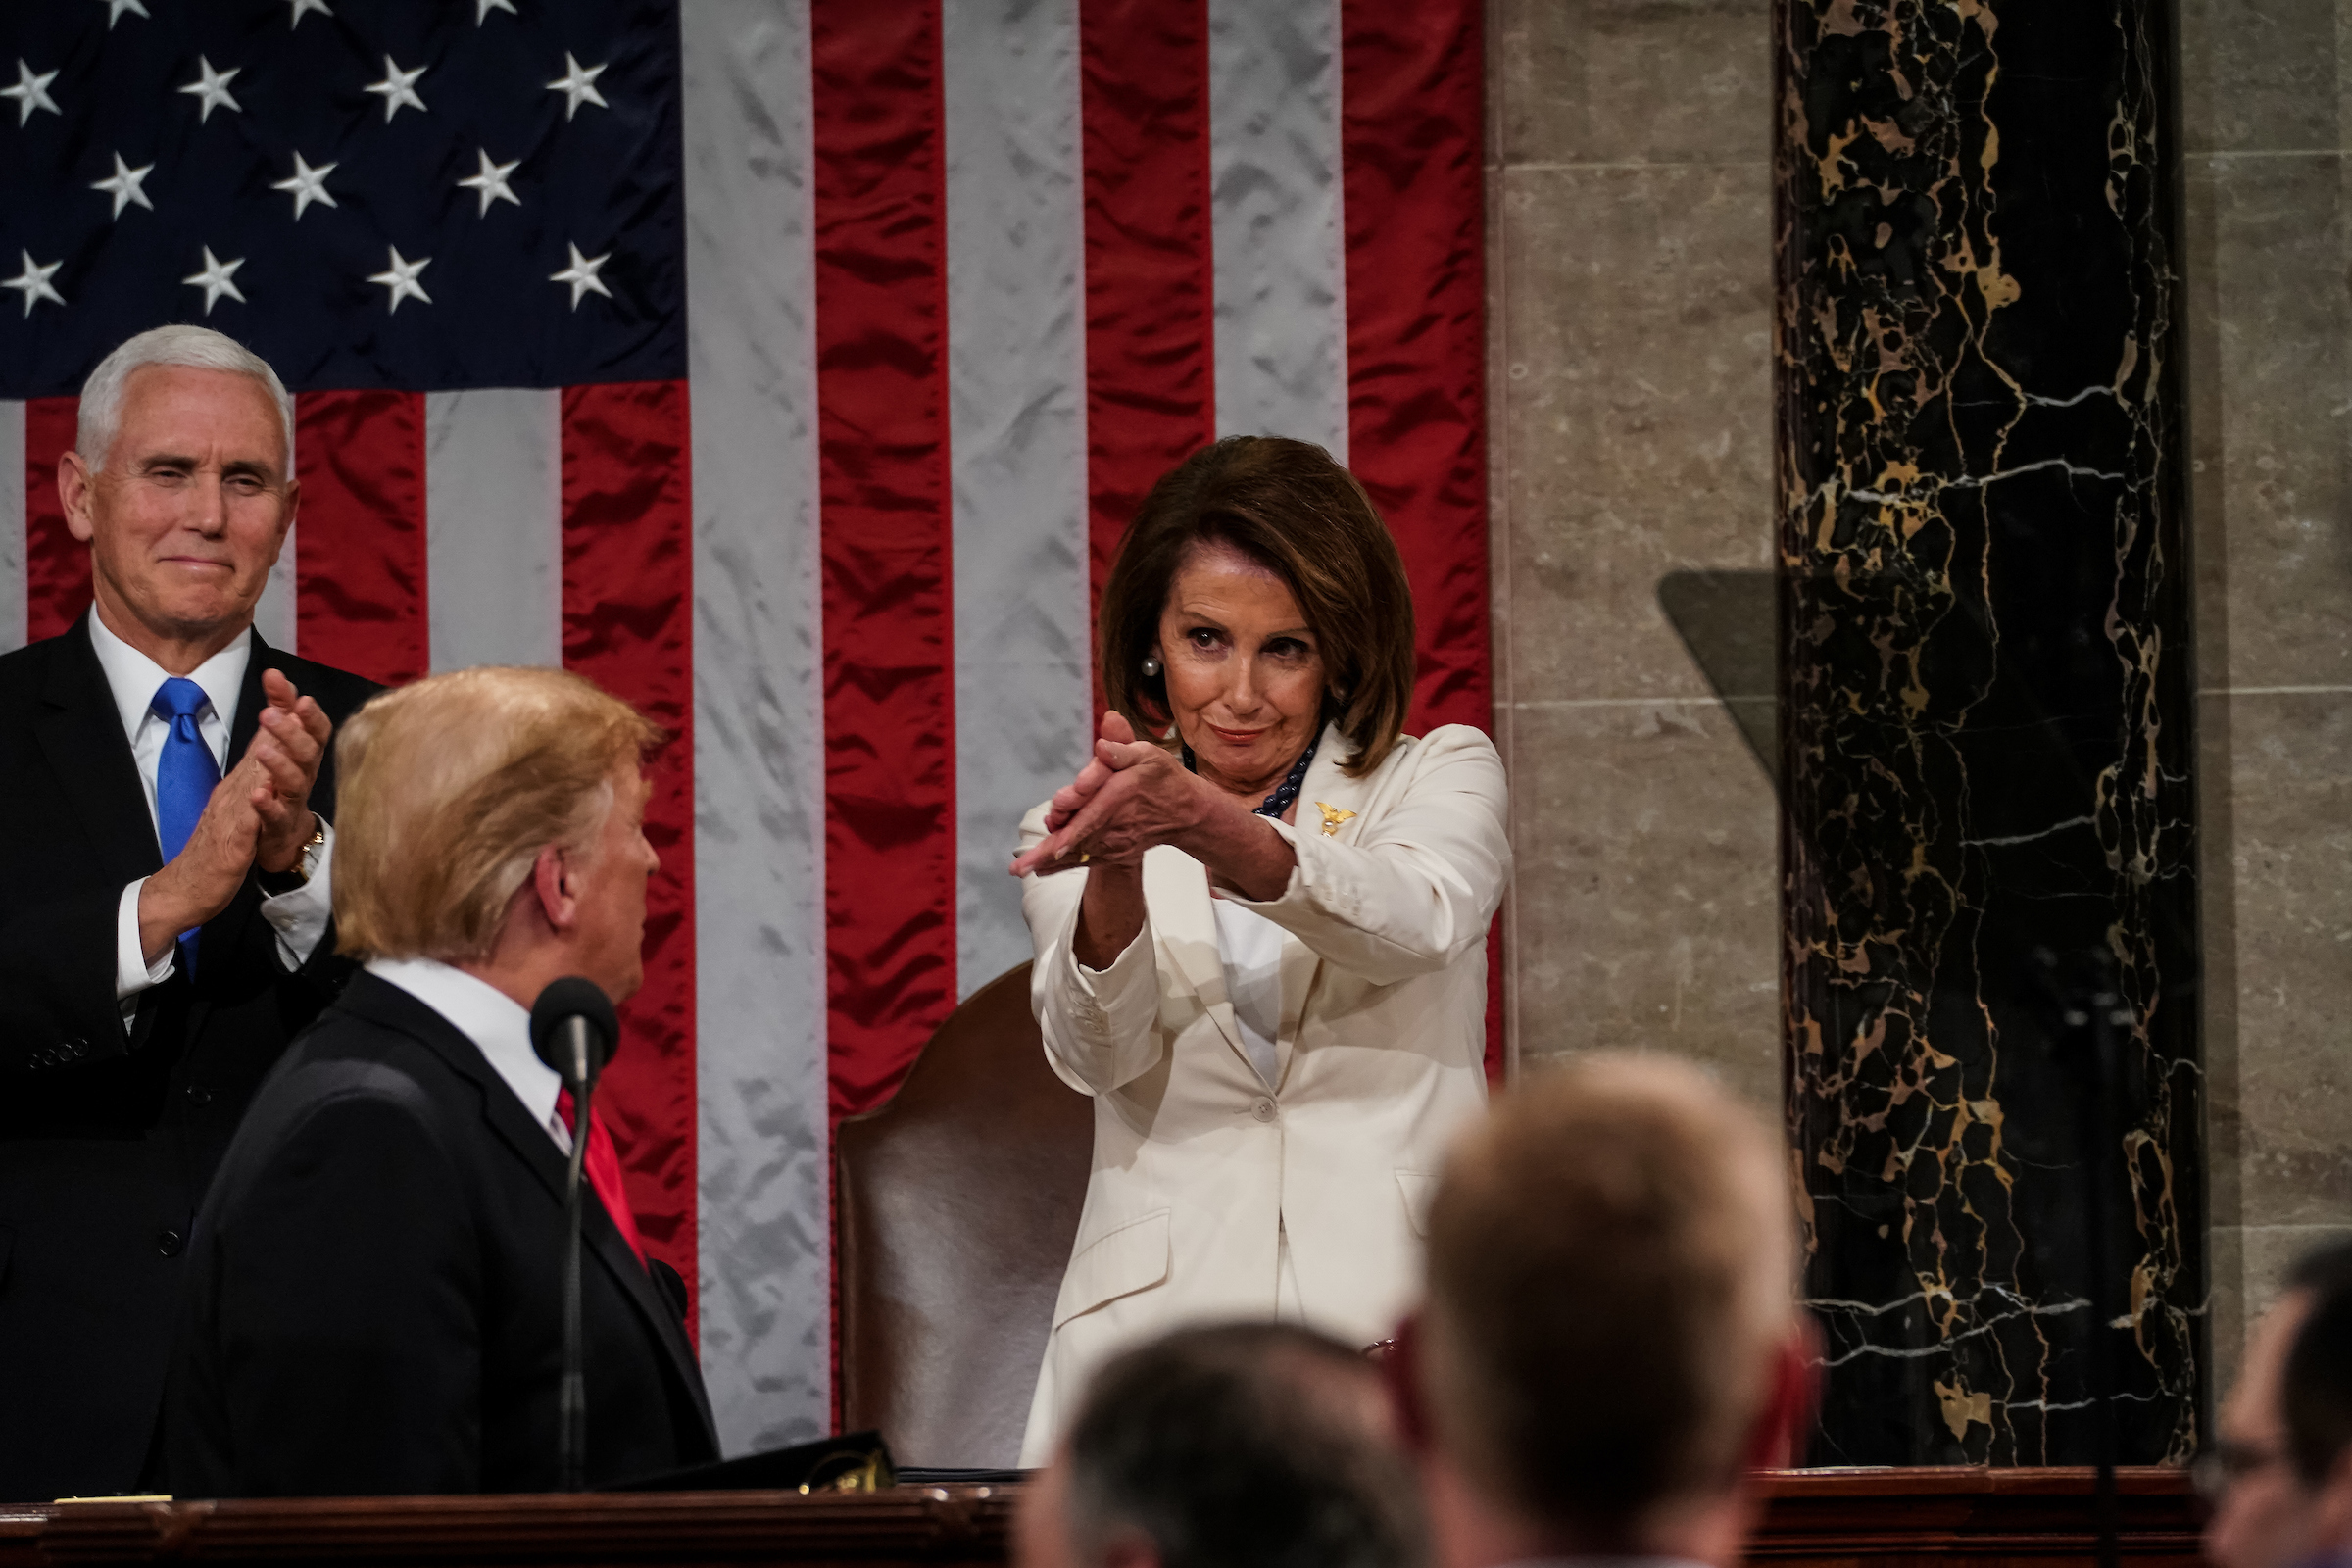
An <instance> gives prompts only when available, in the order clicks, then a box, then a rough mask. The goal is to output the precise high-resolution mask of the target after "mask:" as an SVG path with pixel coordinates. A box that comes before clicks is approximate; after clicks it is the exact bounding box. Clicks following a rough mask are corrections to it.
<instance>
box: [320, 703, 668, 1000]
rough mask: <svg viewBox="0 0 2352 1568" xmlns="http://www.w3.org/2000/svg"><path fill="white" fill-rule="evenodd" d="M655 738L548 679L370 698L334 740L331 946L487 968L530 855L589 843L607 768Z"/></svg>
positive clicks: (601, 810)
mask: <svg viewBox="0 0 2352 1568" xmlns="http://www.w3.org/2000/svg"><path fill="white" fill-rule="evenodd" d="M661 733H662V732H661V731H660V730H658V729H656V728H655V727H654V725H653V724H652V723H651V722H650V721H648V720H647V719H646V718H645V717H644V716H643V715H642V714H640V713H639V712H638V711H636V710H635V709H633V708H631V707H630V706H629V705H628V704H626V703H624V702H622V701H620V700H619V699H618V698H616V697H610V696H607V695H606V694H605V693H604V692H602V691H600V690H599V689H598V688H597V687H596V685H595V684H594V683H593V682H591V681H588V680H585V679H582V678H581V677H580V676H578V675H573V674H570V673H567V672H566V671H564V670H561V669H536V668H530V669H526V668H503V667H500V666H496V665H483V666H480V667H478V668H474V669H461V670H458V671H456V672H454V673H452V674H447V675H435V676H433V677H432V678H431V679H430V680H420V681H418V682H417V683H416V684H415V685H413V686H405V687H402V688H401V689H400V690H398V691H391V692H386V693H384V694H383V695H382V696H380V697H377V698H374V699H373V700H371V701H370V702H368V705H367V706H366V707H364V708H362V709H361V710H360V711H358V712H357V713H355V714H353V715H352V717H351V719H350V720H349V721H348V722H347V723H346V724H345V725H344V726H343V730H342V733H341V734H339V735H338V736H336V738H335V762H336V767H337V768H338V769H339V771H340V773H341V782H340V784H339V786H338V788H337V791H336V814H335V867H334V907H335V930H336V933H337V945H338V946H339V947H340V948H341V950H342V951H343V952H345V953H347V954H350V955H352V956H355V957H360V958H373V957H385V958H440V959H443V960H451V961H454V960H456V959H460V958H479V957H482V956H486V955H487V954H488V953H489V952H490V949H491V946H492V944H493V943H494V942H496V940H497V938H498V930H499V926H500V924H501V922H503V921H504V920H505V918H506V911H507V906H508V904H509V903H510V902H511V901H512V900H513V899H514V897H515V890H516V889H517V888H519V887H521V886H522V884H523V882H524V880H525V879H526V878H528V877H529V876H530V874H531V864H532V862H533V861H534V860H536V859H537V858H538V856H539V852H540V851H541V850H542V849H544V848H546V847H547V846H548V845H550V844H562V845H565V846H580V845H584V844H586V843H588V842H589V841H590V840H591V839H592V838H593V837H594V835H595V834H596V832H597V830H598V828H599V827H600V826H601V825H602V823H603V820H604V815H605V812H606V811H607V810H609V809H611V807H612V801H613V796H612V790H611V788H610V786H611V783H612V780H613V772H614V770H615V769H617V768H619V767H621V766H623V765H624V764H632V763H635V762H636V761H637V760H639V759H640V758H642V757H643V756H644V755H645V753H646V751H647V750H648V749H650V748H651V747H652V746H653V745H654V744H655V743H656V742H658V741H659V740H660V739H661Z"/></svg>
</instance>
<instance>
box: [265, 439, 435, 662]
mask: <svg viewBox="0 0 2352 1568" xmlns="http://www.w3.org/2000/svg"><path fill="white" fill-rule="evenodd" d="M294 473H295V477H297V478H298V479H300V480H301V481H302V496H301V503H300V506H299V507H298V509H297V511H296V514H295V524H296V526H295V530H294V583H295V598H294V628H295V648H296V651H298V652H299V653H300V654H301V655H302V656H303V657H304V658H305V659H315V660H317V661H319V662H320V663H322V664H332V665H334V666H335V667H337V668H338V669H348V670H350V671H352V672H353V673H354V674H359V675H365V676H367V677H368V679H369V680H379V681H382V682H384V683H385V684H386V685H398V684H400V683H401V682H403V681H412V680H415V679H417V677H418V676H420V675H422V674H424V673H425V671H426V670H427V669H429V668H430V667H431V664H432V653H431V647H432V644H431V634H430V623H429V621H428V620H427V618H426V605H425V564H424V398H423V395H422V394H420V393H416V392H304V393H301V394H299V395H298V396H297V397H296V398H295V399H294Z"/></svg>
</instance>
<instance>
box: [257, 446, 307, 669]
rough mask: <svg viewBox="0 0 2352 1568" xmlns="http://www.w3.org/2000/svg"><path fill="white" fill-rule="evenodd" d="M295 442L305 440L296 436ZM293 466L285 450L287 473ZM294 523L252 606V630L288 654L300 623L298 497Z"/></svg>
mask: <svg viewBox="0 0 2352 1568" xmlns="http://www.w3.org/2000/svg"><path fill="white" fill-rule="evenodd" d="M293 439H294V440H296V441H300V440H301V439H302V437H301V436H300V434H299V433H298V434H296V435H295V436H294V437H293ZM299 471H300V470H299V469H297V468H296V467H295V466H294V451H293V449H292V448H291V447H289V448H287V450H286V472H287V473H289V474H292V473H296V472H299ZM296 501H297V504H296V507H295V520H294V521H292V522H290V523H288V524H287V525H286V536H285V538H284V539H282V540H280V541H279V542H278V546H277V560H275V561H274V562H271V563H270V577H269V580H268V581H267V582H264V583H263V584H262V597H261V602H260V603H258V604H256V605H255V606H254V607H253V629H254V630H255V631H258V632H260V633H261V634H262V641H264V642H266V643H268V644H269V645H270V647H272V648H276V649H280V650H282V651H284V652H286V653H292V652H293V651H294V639H295V637H296V635H297V633H298V629H299V623H298V621H297V620H296V617H295V613H294V593H295V586H294V585H295V576H294V564H295V560H296V556H295V548H294V535H295V534H296V533H297V532H298V531H299V530H300V529H301V527H302V518H301V512H302V509H301V506H300V498H299V497H297V498H296Z"/></svg>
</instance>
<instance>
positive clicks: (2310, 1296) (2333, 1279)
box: [2205, 1243, 2352, 1568]
mask: <svg viewBox="0 0 2352 1568" xmlns="http://www.w3.org/2000/svg"><path fill="white" fill-rule="evenodd" d="M2217 1435H2218V1437H2219V1439H2220V1442H2219V1444H2218V1445H2217V1446H2216V1450H2215V1452H2214V1453H2213V1454H2212V1455H2211V1457H2210V1458H2209V1459H2208V1460H2207V1462H2206V1463H2207V1475H2206V1477H2205V1479H2206V1482H2207V1485H2208V1487H2209V1488H2210V1489H2212V1490H2213V1491H2214V1492H2215V1494H2216V1495H2215V1497H2214V1511H2213V1518H2212V1521H2211V1522H2210V1523H2208V1524H2207V1525H2206V1527H2205V1552H2206V1555H2207V1556H2209V1557H2210V1558H2212V1559H2213V1561H2214V1562H2215V1563H2216V1564H2218V1565H2219V1568H2290V1565H2293V1564H2297V1563H2302V1562H2306V1561H2309V1560H2313V1559H2316V1558H2323V1557H2338V1556H2343V1555H2346V1554H2347V1553H2352V1243H2343V1244H2339V1245H2337V1246H2335V1247H2331V1248H2327V1249H2326V1250H2321V1251H2317V1252H2313V1253H2311V1254H2309V1255H2307V1256H2306V1257H2304V1258H2303V1259H2302V1260H2301V1261H2300V1262H2298V1263H2297V1264H2296V1265H2295V1266H2294V1268H2293V1269H2292V1270H2290V1271H2289V1272H2288V1274H2287V1278H2286V1290H2285V1292H2284V1293H2283V1294H2282V1295H2281V1296H2280V1297H2279V1298H2278V1304H2276V1305H2275V1306H2273V1307H2272V1308H2271V1310H2270V1311H2269V1312H2267V1313H2265V1314H2264V1315H2263V1318H2262V1320H2261V1322H2259V1323H2257V1324H2256V1325H2255V1327H2254V1332H2253V1334H2252V1335H2251V1336H2250V1337H2249V1338H2248V1340H2247V1342H2246V1354H2245V1360H2244V1361H2243V1362H2242V1363H2241V1364H2240V1366H2239V1369H2238V1376H2237V1384H2236V1386H2235V1387H2234V1388H2232V1389H2231V1390H2230V1391H2229V1398H2228V1399H2226V1400H2225V1401H2223V1404H2222V1411H2221V1419H2220V1422H2219V1431H2218V1434H2217Z"/></svg>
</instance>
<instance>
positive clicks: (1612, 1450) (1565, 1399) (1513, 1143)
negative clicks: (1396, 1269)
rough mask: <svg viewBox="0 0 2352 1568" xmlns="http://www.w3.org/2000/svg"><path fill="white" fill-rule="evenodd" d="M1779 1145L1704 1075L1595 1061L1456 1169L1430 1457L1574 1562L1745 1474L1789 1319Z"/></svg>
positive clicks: (1500, 1122)
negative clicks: (1572, 1552)
mask: <svg viewBox="0 0 2352 1568" xmlns="http://www.w3.org/2000/svg"><path fill="white" fill-rule="evenodd" d="M1783 1164H1784V1161H1783V1159H1782V1156H1781V1152H1780V1147H1779V1144H1778V1142H1777V1141H1776V1140H1775V1139H1774V1138H1773V1137H1772V1136H1771V1134H1769V1133H1768V1132H1767V1131H1766V1130H1765V1127H1764V1125H1763V1123H1762V1121H1761V1119H1760V1118H1758V1117H1757V1116H1756V1115H1754V1114H1753V1113H1752V1112H1750V1111H1748V1110H1747V1109H1746V1108H1745V1107H1744V1106H1741V1105H1740V1104H1738V1103H1735V1102H1734V1101H1733V1100H1732V1099H1731V1098H1730V1097H1729V1096H1728V1095H1727V1094H1725V1093H1724V1091H1723V1090H1721V1089H1719V1088H1717V1087H1716V1086H1715V1085H1714V1084H1712V1083H1711V1082H1709V1081H1708V1080H1707V1079H1706V1078H1705V1077H1704V1076H1703V1075H1701V1074H1700V1073H1699V1072H1698V1071H1697V1070H1696V1069H1694V1068H1692V1067H1691V1066H1689V1065H1687V1064H1684V1063H1681V1062H1674V1061H1669V1060H1664V1059H1660V1058H1656V1057H1633V1056H1615V1057H1612V1056H1597V1057H1589V1058H1587V1059H1586V1060H1584V1061H1583V1062H1580V1063H1579V1064H1577V1065H1575V1066H1572V1067H1568V1068H1565V1069H1560V1070H1556V1071H1553V1072H1550V1073H1546V1074H1544V1075H1542V1076H1539V1077H1537V1078H1534V1079H1533V1080H1531V1081H1530V1082H1528V1083H1527V1084H1526V1085H1524V1086H1523V1087H1521V1088H1520V1089H1518V1090H1516V1091H1515V1092H1513V1093H1511V1094H1509V1095H1507V1096H1505V1097H1503V1099H1501V1100H1500V1101H1499V1102H1498V1103H1497V1104H1496V1108H1495V1113H1494V1115H1493V1116H1492V1117H1491V1118H1490V1119H1489V1120H1488V1121H1487V1122H1486V1123H1485V1124H1484V1125H1483V1126H1482V1127H1480V1128H1478V1129H1477V1130H1476V1131H1474V1132H1473V1133H1472V1134H1471V1135H1470V1136H1469V1137H1468V1138H1466V1139H1465V1140H1464V1141H1463V1142H1462V1143H1461V1144H1460V1145H1459V1146H1457V1147H1456V1148H1455V1150H1454V1151H1453V1153H1452V1156H1451V1157H1450V1158H1449V1159H1448V1160H1447V1162H1446V1171H1445V1176H1444V1178H1443V1180H1442V1181H1441V1183H1440V1185H1439V1189H1438V1194H1437V1197H1436V1199H1435V1200H1434V1201H1433V1202H1432V1204H1431V1207H1430V1216H1429V1301H1428V1306H1427V1309H1426V1314H1425V1317H1424V1323H1425V1326H1426V1334H1425V1339H1424V1345H1425V1350H1426V1353H1425V1356H1424V1358H1423V1364H1422V1386H1423V1391H1424V1396H1425V1397H1426V1398H1427V1400H1428V1403H1429V1407H1430V1411H1431V1415H1432V1419H1433V1421H1434V1423H1435V1426H1436V1430H1437V1435H1438V1441H1439V1442H1440V1444H1441V1445H1442V1446H1444V1448H1445V1449H1446V1452H1447V1453H1448V1454H1450V1455H1451V1456H1452V1457H1453V1458H1454V1459H1455V1460H1456V1461H1457V1462H1458V1463H1459V1464H1460V1465H1461V1466H1462V1467H1463V1469H1464V1471H1465V1473H1466V1474H1468V1475H1471V1476H1473V1477H1477V1478H1479V1479H1480V1480H1481V1482H1482V1483H1483V1484H1484V1485H1485V1486H1487V1487H1489V1488H1491V1489H1492V1491H1493V1494H1494V1495H1495V1496H1496V1497H1497V1498H1498V1499H1499V1500H1501V1501H1503V1502H1505V1503H1506V1504H1508V1505H1509V1506H1511V1507H1513V1508H1514V1509H1516V1510H1518V1511H1519V1512H1521V1513H1523V1514H1525V1515H1526V1516H1528V1517H1529V1518H1530V1519H1532V1520H1534V1521H1536V1522H1539V1523H1542V1524H1544V1525H1547V1526H1550V1527H1552V1528H1553V1529H1556V1530H1561V1531H1564V1532H1568V1533H1571V1534H1572V1535H1573V1536H1574V1537H1575V1538H1576V1539H1578V1540H1579V1541H1580V1542H1581V1543H1583V1545H1582V1547H1581V1548H1580V1549H1591V1550H1600V1551H1621V1550H1627V1549H1631V1548H1633V1547H1635V1546H1636V1545H1637V1544H1639V1541H1640V1534H1641V1532H1642V1529H1643V1527H1644V1526H1645V1525H1647V1524H1648V1523H1649V1522H1651V1521H1652V1520H1653V1519H1654V1518H1656V1516H1657V1515H1658V1514H1659V1513H1661V1512H1663V1511H1664V1510H1665V1509H1666V1508H1669V1507H1671V1506H1672V1505H1674V1504H1675V1503H1677V1502H1682V1501H1688V1500H1691V1499H1704V1498H1707V1497H1710V1496H1712V1495H1716V1494H1719V1493H1721V1492H1722V1491H1723V1490H1724V1489H1726V1488H1728V1487H1729V1486H1730V1485H1731V1484H1732V1483H1733V1481H1734V1480H1735V1479H1736V1477H1737V1475H1738V1467H1739V1465H1740V1461H1741V1458H1742V1445H1743V1442H1744V1440H1745V1439H1746V1438H1747V1437H1748V1435H1749V1433H1750V1431H1751V1429H1752V1427H1753V1424H1754V1422H1755V1420H1756V1418H1757V1417H1758V1416H1759V1415H1761V1414H1762V1412H1763V1409H1764V1406H1765V1401H1766V1400H1767V1399H1768V1398H1769V1397H1771V1395H1772V1390H1773V1376H1772V1372H1773V1367H1774V1364H1775V1355H1776V1350H1777V1347H1778V1346H1779V1345H1780V1344H1781V1343H1782V1342H1783V1340H1784V1338H1785V1336H1786V1335H1787V1334H1788V1333H1789V1330H1790V1328H1791V1326H1792V1319H1793V1314H1794V1292H1793V1289H1792V1287H1793V1282H1794V1259H1795V1244H1794V1228H1793V1220H1792V1217H1791V1213H1790V1204H1789V1192H1788V1178H1787V1175H1786V1172H1785V1171H1784V1169H1783Z"/></svg>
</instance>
